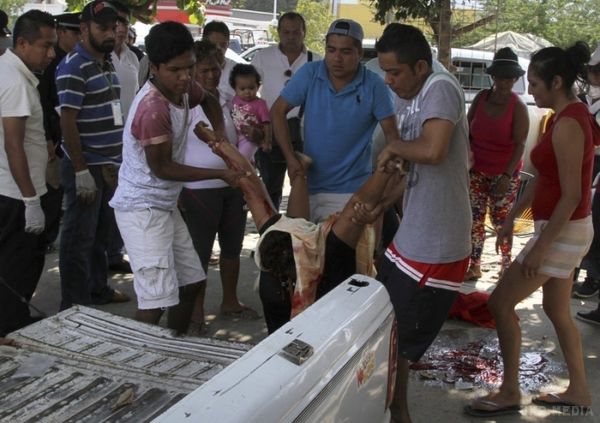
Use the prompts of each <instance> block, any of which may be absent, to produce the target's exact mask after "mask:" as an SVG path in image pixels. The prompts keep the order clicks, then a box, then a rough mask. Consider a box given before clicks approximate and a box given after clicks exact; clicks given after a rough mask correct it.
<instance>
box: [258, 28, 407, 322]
mask: <svg viewBox="0 0 600 423" xmlns="http://www.w3.org/2000/svg"><path fill="white" fill-rule="evenodd" d="M363 36H364V35H363V29H362V27H361V26H360V24H359V23H357V22H355V21H353V20H350V19H338V20H335V21H334V22H333V23H332V24H331V26H330V27H329V30H328V31H327V36H326V39H325V43H326V46H325V58H324V60H322V61H313V62H309V63H306V64H304V65H303V66H302V67H301V68H300V69H298V71H296V72H295V73H294V75H293V76H292V77H291V79H290V80H289V81H288V82H287V84H286V85H285V87H284V88H283V90H282V91H281V93H280V95H279V97H278V98H277V100H275V102H274V103H273V105H272V107H271V122H272V124H273V135H274V139H276V141H277V143H278V144H279V147H280V148H281V152H282V153H283V156H284V158H285V160H286V163H287V168H288V174H289V175H290V178H292V179H293V178H294V177H296V176H298V175H304V168H303V167H302V165H301V164H300V163H299V161H298V159H297V157H296V155H295V154H294V150H293V147H292V143H291V139H290V138H291V137H290V131H289V127H288V124H287V119H286V115H287V113H288V112H289V111H290V110H292V109H293V108H294V107H297V106H302V107H303V110H304V153H305V154H307V155H308V156H310V157H311V158H312V159H313V164H312V165H311V167H310V168H309V169H308V170H307V171H306V177H307V182H308V189H309V205H310V220H312V221H313V222H315V223H319V222H322V221H324V220H325V219H327V218H328V217H329V216H330V215H331V214H333V213H336V212H339V211H341V210H342V209H343V208H344V205H345V204H346V203H347V202H348V200H349V199H350V197H351V196H352V194H354V193H355V192H356V191H358V189H359V187H360V186H361V185H362V184H363V183H365V181H366V180H367V179H368V178H369V176H370V175H371V173H372V171H373V167H372V162H371V156H372V142H371V139H372V136H373V131H374V129H375V127H376V126H377V123H378V122H379V124H380V125H381V127H382V129H383V132H384V134H385V136H386V139H387V140H388V141H389V140H391V139H395V138H398V130H397V128H396V123H395V122H396V120H395V116H394V109H393V104H392V99H391V95H390V91H389V90H388V89H387V87H386V86H385V84H384V82H383V80H382V79H381V78H380V77H379V76H377V75H376V74H375V73H373V72H371V71H369V70H367V69H366V68H365V67H364V66H363V65H362V64H361V62H360V61H361V58H362V55H363V49H362V40H363ZM278 290H279V291H281V290H282V288H281V284H280V283H278V281H274V283H273V281H270V282H269V281H268V276H267V275H266V274H265V273H264V272H263V273H261V278H260V297H261V301H262V302H263V310H264V313H265V319H266V320H267V321H271V323H272V324H271V325H270V327H269V330H270V331H272V330H275V329H277V327H279V326H280V325H282V324H283V323H285V322H286V321H287V320H288V319H289V315H290V313H289V308H290V304H289V300H288V301H287V304H282V303H281V302H282V300H281V299H282V298H286V297H285V296H284V295H281V292H277V291H278ZM288 298H289V296H288ZM277 322H278V323H277Z"/></svg>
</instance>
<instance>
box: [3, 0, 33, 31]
mask: <svg viewBox="0 0 600 423" xmlns="http://www.w3.org/2000/svg"><path fill="white" fill-rule="evenodd" d="M26 2H27V0H0V10H4V11H5V12H6V14H7V15H8V18H9V24H8V26H9V27H10V28H11V29H12V25H13V24H14V22H15V19H16V17H17V15H18V13H19V10H20V9H21V8H22V7H23V6H24V5H25V3H26Z"/></svg>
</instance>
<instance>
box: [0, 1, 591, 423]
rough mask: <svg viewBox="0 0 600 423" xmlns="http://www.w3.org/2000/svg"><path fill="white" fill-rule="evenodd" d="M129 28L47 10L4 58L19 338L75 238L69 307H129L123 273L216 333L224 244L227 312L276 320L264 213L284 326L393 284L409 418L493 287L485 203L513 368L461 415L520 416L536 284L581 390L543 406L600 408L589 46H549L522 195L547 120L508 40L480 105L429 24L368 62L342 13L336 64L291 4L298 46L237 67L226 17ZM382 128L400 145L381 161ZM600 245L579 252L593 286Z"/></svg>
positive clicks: (7, 212)
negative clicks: (471, 292) (467, 309)
mask: <svg viewBox="0 0 600 423" xmlns="http://www.w3.org/2000/svg"><path fill="white" fill-rule="evenodd" d="M1 18H2V16H0V19H1ZM130 18H131V16H130V11H129V9H128V8H127V7H126V6H125V5H124V4H122V3H119V2H118V1H116V0H94V1H93V2H91V3H88V4H87V5H86V6H85V7H84V8H83V10H82V12H81V13H67V14H62V15H59V16H56V17H54V16H51V15H49V14H48V13H46V12H42V11H38V10H32V11H29V12H26V13H24V14H22V15H21V16H19V17H18V19H17V20H16V23H15V25H14V29H13V31H12V45H11V46H10V47H8V48H7V49H6V50H5V51H4V53H3V54H2V56H0V72H2V74H3V75H5V78H3V80H1V81H0V115H1V116H2V132H1V134H2V139H3V148H2V149H1V150H0V337H2V336H4V335H6V334H7V333H9V332H11V331H13V330H16V329H19V328H21V327H23V326H25V325H27V324H29V323H31V322H33V321H34V320H35V318H34V317H32V316H31V315H30V312H29V309H28V301H29V300H30V299H31V297H32V295H33V293H34V292H35V289H36V286H37V282H38V280H39V278H40V275H41V273H42V271H43V267H44V255H45V252H46V249H47V247H48V245H49V244H51V243H52V242H54V240H55V239H56V237H57V234H58V231H59V227H60V247H59V270H60V278H61V293H62V300H61V309H66V308H68V307H71V306H72V305H74V304H84V305H85V304H105V303H108V302H123V301H129V300H130V299H129V298H128V297H127V296H126V295H125V294H123V293H121V292H119V291H118V290H115V289H113V288H111V287H110V286H109V285H108V283H107V279H108V278H107V274H108V271H109V269H115V270H118V271H125V272H132V273H133V275H134V278H133V283H134V289H135V294H136V300H137V311H136V315H135V317H136V319H138V320H139V321H142V322H146V323H150V324H158V322H159V320H160V319H161V317H162V315H163V314H164V312H165V311H167V326H168V327H169V328H172V329H174V330H176V331H177V332H178V333H186V332H187V331H188V329H189V327H190V325H191V324H196V325H199V326H200V327H202V326H203V324H204V296H205V290H206V283H207V270H208V265H209V260H210V257H211V252H212V249H213V244H214V242H215V239H216V237H217V235H218V242H219V245H220V253H219V258H218V260H219V263H220V270H221V271H220V277H221V284H222V288H223V299H222V303H221V312H222V313H223V314H228V315H232V316H238V317H244V318H251V319H255V318H258V313H257V312H256V311H255V310H253V309H251V308H249V307H248V306H246V305H244V304H243V303H241V302H240V301H239V299H238V296H237V284H238V279H239V273H240V253H241V249H242V241H243V237H244V231H245V223H246V218H247V210H249V211H250V212H251V214H252V218H253V220H254V223H255V225H256V227H257V229H258V230H259V233H260V239H259V241H258V243H257V246H256V250H255V254H254V258H255V261H256V264H257V266H258V268H259V269H260V284H259V295H260V299H261V301H262V304H263V313H264V318H265V322H266V324H267V329H268V331H269V333H272V332H274V331H275V330H277V329H278V328H279V327H281V326H282V325H284V324H285V323H286V322H288V321H289V320H290V319H291V318H292V317H294V316H295V315H297V314H298V313H301V312H302V311H303V310H304V309H305V308H307V307H309V306H310V305H311V304H312V303H314V302H315V301H317V300H318V299H319V298H321V297H322V296H324V295H325V294H327V293H328V292H329V291H330V290H331V289H333V288H334V287H335V286H337V285H338V284H339V283H341V282H342V281H343V280H344V279H346V278H347V277H348V276H350V275H352V274H354V273H357V272H358V273H363V274H367V275H372V276H375V275H376V277H377V279H378V280H379V281H381V283H382V284H383V285H384V286H385V287H386V289H387V291H388V293H389V295H390V298H391V302H392V304H393V307H394V312H395V314H396V319H397V322H398V330H397V337H398V339H397V341H398V356H397V357H396V363H395V365H396V369H397V377H396V387H395V394H394V398H393V401H392V405H391V411H392V419H393V421H396V422H409V421H410V414H409V404H408V399H407V393H408V374H409V364H410V362H416V361H418V360H419V359H420V358H421V357H422V356H423V354H424V353H425V352H426V350H427V349H428V348H429V346H430V345H431V343H432V342H433V341H434V339H435V338H436V336H437V334H438V333H439V331H440V329H441V327H442V325H443V323H444V321H445V319H446V318H447V315H448V312H449V310H450V308H451V306H452V304H453V303H454V300H455V299H456V297H457V295H458V292H459V290H460V287H461V285H462V283H463V281H465V280H474V279H477V278H479V277H480V276H481V269H480V259H481V251H482V247H483V241H484V237H485V234H484V229H483V226H484V218H485V215H486V213H487V210H488V208H489V209H490V213H491V220H492V223H493V225H494V228H495V230H496V231H497V234H498V237H497V244H496V246H497V249H499V250H500V251H501V256H502V259H501V260H502V261H501V278H500V281H499V283H498V286H497V287H496V288H495V290H494V292H493V293H492V295H491V297H490V301H489V307H490V310H491V311H492V313H493V315H494V317H495V319H496V324H497V330H498V338H499V341H500V347H501V350H502V357H503V361H504V379H503V382H502V384H501V386H500V387H499V391H498V392H493V393H490V394H489V395H487V396H485V397H481V398H478V399H476V400H474V401H473V402H472V403H471V404H469V405H468V406H466V407H465V411H466V412H467V413H468V414H470V415H473V416H480V417H489V416H495V415H500V414H510V413H516V412H518V411H519V409H520V407H521V404H520V402H521V397H520V391H519V386H518V372H519V366H518V364H519V353H520V339H521V332H520V328H519V324H518V318H517V316H516V314H515V312H514V309H515V307H516V305H517V304H518V303H519V302H521V301H522V300H523V299H525V298H526V297H527V296H529V295H530V294H531V293H532V292H533V291H535V290H536V289H538V288H540V287H542V288H543V293H544V310H545V312H546V313H547V315H548V317H549V318H550V320H551V322H552V324H553V325H554V328H555V329H556V332H557V335H558V339H559V342H560V345H561V348H562V351H563V355H564V358H565V361H566V364H567V368H568V372H569V380H570V384H569V386H568V388H567V389H566V390H565V392H562V393H559V394H547V395H542V396H540V397H537V398H535V399H534V402H535V403H537V404H541V405H546V406H552V405H557V404H560V405H565V404H568V405H573V406H578V407H589V406H590V405H591V397H590V393H589V390H588V388H587V382H586V377H585V369H584V364H583V355H582V347H581V341H580V339H579V335H578V331H577V328H576V326H575V324H574V321H573V318H572V316H571V311H570V308H569V298H570V295H571V289H572V286H573V283H572V281H573V273H574V269H575V268H576V267H578V266H579V265H580V262H581V260H582V258H583V257H584V256H586V253H587V252H588V250H589V247H590V245H595V244H593V243H592V238H593V228H592V227H593V226H594V225H593V221H592V215H591V210H592V195H591V191H590V187H591V186H592V173H593V172H592V171H593V164H594V157H595V156H594V149H595V147H596V146H597V145H598V144H600V128H599V127H598V124H597V123H596V121H595V118H594V117H593V116H592V114H591V113H590V111H591V109H590V108H588V106H587V105H585V104H584V103H582V102H581V101H580V100H579V99H578V98H577V97H576V95H575V90H574V88H575V85H576V84H579V83H583V84H584V85H585V84H587V83H594V81H595V80H594V79H593V77H592V76H588V70H589V71H590V72H589V75H595V74H594V72H596V70H594V69H595V68H594V66H596V65H597V62H596V63H594V62H593V61H591V57H590V56H591V55H590V51H589V48H588V47H587V45H585V44H584V43H576V44H575V45H574V46H572V47H570V48H568V49H561V48H558V47H551V48H545V49H542V50H540V51H538V52H536V53H535V54H534V55H533V56H532V59H531V65H530V67H529V69H528V80H529V90H530V93H531V94H532V95H533V97H534V99H535V101H536V104H537V105H538V106H540V107H547V108H550V109H552V110H553V111H554V115H553V117H551V118H550V120H549V122H548V125H547V127H546V128H545V132H544V133H543V135H542V137H541V140H540V141H539V143H538V144H537V145H536V147H535V148H534V149H533V150H532V154H531V158H532V163H533V165H534V167H535V175H534V178H533V179H532V180H531V181H530V182H529V183H528V185H527V187H526V189H525V191H524V193H523V194H522V195H521V196H520V197H519V199H518V200H517V199H516V197H517V192H518V190H519V185H520V182H519V171H520V169H521V166H522V156H523V151H524V144H525V139H526V136H527V132H528V127H529V122H528V115H527V110H526V107H525V105H524V104H523V103H522V102H521V101H520V100H519V99H518V97H517V96H516V95H515V94H514V93H513V92H512V87H513V85H514V83H515V82H516V80H517V79H518V78H519V77H521V76H522V75H523V74H524V73H525V70H524V69H522V68H521V67H520V66H519V64H518V60H517V57H516V55H515V54H514V53H513V52H512V51H511V50H510V49H501V50H499V51H498V52H497V53H496V55H495V57H494V60H493V63H492V65H491V66H490V67H489V68H488V69H487V72H488V73H489V74H490V75H491V77H492V80H493V87H492V88H491V89H489V90H484V91H482V92H481V93H479V94H478V95H477V97H476V98H475V100H474V101H473V104H472V105H471V107H470V109H469V111H468V113H467V112H466V108H465V102H464V93H463V91H462V88H461V87H460V85H459V84H458V82H457V80H456V79H455V78H454V77H453V76H452V75H451V74H450V73H449V72H447V71H445V70H444V69H441V67H440V66H439V64H435V62H434V59H433V58H432V52H431V48H430V46H429V44H428V42H427V40H426V38H425V36H424V35H423V33H422V32H421V31H420V30H419V29H418V28H416V27H413V26H410V25H405V24H400V23H392V24H389V25H388V26H387V27H386V28H385V30H384V32H383V34H382V35H381V37H380V38H379V39H378V41H377V43H376V50H377V54H378V67H379V69H380V72H381V75H377V74H376V73H374V72H371V71H370V70H367V68H366V67H365V66H363V65H362V64H361V58H362V41H363V37H364V34H363V29H362V27H361V26H360V24H358V23H357V22H355V21H353V20H350V19H338V20H335V21H334V22H333V23H331V25H330V27H329V29H328V31H327V34H326V37H325V56H324V58H323V59H321V57H320V56H319V55H317V54H316V53H313V52H311V51H309V50H308V49H307V48H306V46H305V45H304V38H305V35H306V34H305V33H306V23H305V21H304V18H303V17H302V15H300V14H298V13H296V12H288V13H285V14H283V15H282V16H281V17H280V18H279V21H278V26H277V31H278V35H279V39H280V43H279V44H278V45H274V46H271V47H269V48H265V49H263V50H261V51H260V52H258V53H257V54H256V55H255V57H254V58H253V61H252V65H240V64H234V63H232V62H231V61H230V60H229V59H227V58H226V57H225V50H226V49H227V47H228V43H229V37H230V34H229V29H228V28H227V25H226V24H224V23H223V22H218V21H213V22H210V23H209V24H207V25H206V26H205V27H204V30H203V34H202V40H199V41H194V39H193V37H192V35H191V34H190V32H189V30H188V29H187V28H186V27H185V26H184V25H182V24H179V23H175V22H163V23H160V24H157V25H155V26H153V27H152V28H151V30H150V32H149V34H148V36H147V37H146V39H145V47H146V52H145V54H143V53H141V52H139V51H136V50H134V49H133V48H132V47H130V46H128V40H131V39H133V38H135V33H132V32H131V31H130V27H129V21H130ZM0 23H1V22H0ZM595 56H596V54H595ZM598 56H600V52H598ZM598 59H600V57H599V58H598ZM382 76H383V78H382ZM38 90H39V91H38ZM589 94H590V95H592V94H593V90H589ZM590 104H591V106H590V107H593V101H590ZM301 123H302V124H301ZM377 125H380V127H381V129H382V131H383V134H384V136H385V139H386V145H385V146H384V147H383V148H382V149H381V151H379V152H378V153H377V154H376V158H375V160H374V158H373V156H374V153H373V146H372V137H373V132H374V130H375V128H376V126H377ZM57 157H62V158H61V159H60V160H59V159H58V158H57ZM59 163H60V164H59ZM373 163H375V164H374V165H373ZM256 168H258V170H259V172H260V177H259V175H258V173H257V171H256ZM286 169H287V172H288V175H289V179H290V184H291V192H290V195H289V199H288V207H287V212H286V213H285V214H283V213H280V212H279V206H280V204H281V199H282V185H283V180H284V175H285V172H286ZM515 200H517V201H516V203H515ZM398 204H401V207H400V208H401V218H400V215H399V214H398V213H397V212H396V210H397V207H395V206H396V205H398ZM529 206H531V209H532V212H533V216H534V220H535V233H534V235H533V237H532V238H531V239H530V241H529V242H528V243H527V245H526V246H525V248H524V249H523V250H522V251H521V252H520V253H519V254H518V256H517V258H516V259H515V260H514V261H513V260H511V247H512V232H513V222H514V220H515V218H517V217H518V216H519V215H520V213H521V212H522V211H523V210H524V209H525V208H526V207H529ZM61 212H62V213H61ZM596 220H597V219H596V216H594V223H596ZM596 225H597V223H596ZM594 242H595V243H597V240H595V241H594ZM594 248H597V247H592V249H591V250H590V252H589V253H588V254H587V256H586V260H584V264H583V265H582V266H583V267H585V268H587V269H592V270H589V273H588V277H589V278H591V280H596V279H595V278H596V277H597V276H598V275H597V274H596V273H594V270H593V269H595V267H594V266H596V267H597V265H598V264H597V263H596V260H595V256H594V254H597V251H595V250H594ZM125 251H126V253H127V255H128V258H129V261H128V262H127V261H126V260H125V259H124V258H123V253H124V252H125ZM590 263H592V264H590ZM577 289H582V288H581V287H577ZM594 313H596V315H597V314H598V311H595V312H592V313H591V317H590V313H586V314H584V316H583V317H584V318H587V319H588V321H594V316H595V314H594ZM586 316H587V317H586ZM0 342H2V343H9V342H10V341H8V340H6V339H4V338H0Z"/></svg>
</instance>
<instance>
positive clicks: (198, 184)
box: [184, 95, 237, 189]
mask: <svg viewBox="0 0 600 423" xmlns="http://www.w3.org/2000/svg"><path fill="white" fill-rule="evenodd" d="M219 102H220V103H221V108H222V109H223V121H224V123H225V135H226V136H227V139H228V140H229V142H230V143H232V144H234V145H236V144H237V133H236V131H235V126H234V124H233V120H232V118H231V109H230V106H229V104H228V102H227V101H226V100H225V98H224V97H223V95H220V96H219ZM190 121H191V122H192V124H191V125H190V129H189V130H188V142H187V145H186V148H185V161H184V163H185V164H186V165H189V166H194V167H200V168H204V169H227V165H226V164H225V162H224V161H223V159H221V158H220V157H219V156H217V155H216V154H214V153H213V152H212V150H211V149H210V147H208V145H206V143H205V142H203V141H201V140H199V139H198V137H196V134H194V128H195V127H196V124H197V123H198V122H200V121H202V122H204V123H206V124H207V125H208V126H209V127H210V128H212V126H211V124H210V121H209V120H208V117H206V114H205V113H204V110H202V106H200V105H198V106H196V107H194V108H193V109H192V110H190ZM184 186H185V187H186V188H189V189H207V188H224V187H227V186H228V185H227V183H226V182H225V181H224V180H222V179H205V180H202V181H194V182H186V183H185V184H184Z"/></svg>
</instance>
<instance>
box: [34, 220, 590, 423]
mask: <svg viewBox="0 0 600 423" xmlns="http://www.w3.org/2000/svg"><path fill="white" fill-rule="evenodd" d="M256 240H257V234H256V230H255V228H254V225H253V224H252V223H251V221H250V219H249V221H248V225H247V234H246V237H245V239H244V249H243V252H242V257H241V274H240V281H239V289H238V291H239V296H240V299H241V301H242V302H244V303H245V304H247V305H249V306H250V307H252V308H254V309H255V310H257V311H260V313H261V314H262V308H261V304H260V300H259V298H258V293H257V291H256V279H257V276H258V271H257V269H256V266H255V265H254V261H253V260H252V259H251V258H250V252H251V250H252V248H253V247H254V245H255V243H256ZM526 240H527V237H522V238H519V237H518V238H516V242H515V246H514V249H513V253H514V254H515V255H516V253H518V251H519V250H520V248H521V247H522V245H523V244H524V243H525V242H526ZM493 244H494V238H490V239H488V241H487V242H486V248H485V252H484V256H483V260H482V269H483V277H482V278H481V279H480V280H479V281H478V282H477V283H473V282H472V283H465V284H464V286H463V291H464V292H471V291H473V290H475V289H477V290H483V291H487V292H491V291H492V290H493V288H494V286H495V283H496V282H497V272H498V266H497V264H496V262H497V257H496V256H495V254H494V253H493V251H492V249H493ZM580 277H582V276H580ZM208 279H209V283H208V288H207V296H206V320H207V322H208V331H207V333H206V335H205V336H211V337H216V338H220V339H227V340H235V341H241V342H248V343H253V344H254V343H258V342H259V341H260V340H261V339H263V338H264V337H265V336H266V335H267V331H266V327H265V324H264V321H263V320H262V319H259V320H241V319H234V318H227V317H222V316H220V314H219V304H220V299H221V288H220V281H219V268H218V266H210V269H209V274H208ZM110 283H111V285H112V286H113V287H115V288H118V289H119V290H122V291H124V292H126V293H128V294H129V295H131V296H132V298H134V297H135V294H134V292H133V284H132V276H131V275H123V274H113V275H112V277H111V280H110ZM541 299H542V297H541V291H537V292H535V293H534V294H533V295H532V296H531V297H530V298H528V299H527V300H526V301H524V302H523V303H522V304H521V305H520V306H519V308H518V314H519V317H520V319H521V324H522V330H523V353H529V354H531V356H533V357H543V359H544V360H545V363H546V364H545V365H543V366H539V367H534V371H533V372H532V373H534V374H532V375H531V377H526V378H525V383H527V382H528V381H529V383H528V386H530V388H531V389H533V391H531V392H524V397H523V403H524V404H529V403H530V399H531V396H532V395H535V394H536V392H537V391H538V390H539V388H540V387H541V390H542V391H548V392H554V391H557V390H561V389H564V388H565V384H566V380H565V377H566V371H565V368H564V366H561V365H560V362H561V360H562V354H561V352H560V348H559V346H558V341H557V339H556V335H555V333H554V331H553V329H552V326H551V324H550V322H549V320H548V319H547V317H546V316H545V314H544V313H543V310H542V301H541ZM597 301H598V299H597V297H595V298H592V299H591V300H590V301H587V300H586V301H582V300H575V299H573V300H572V301H571V308H572V312H573V313H575V312H576V311H581V310H590V309H593V308H595V307H596V306H597ZM32 303H33V304H34V305H35V306H36V307H38V308H39V309H40V310H42V311H43V312H45V313H47V314H48V315H52V314H55V313H56V312H57V311H58V307H59V303H60V282H59V274H58V255H57V253H56V252H54V253H50V254H48V255H47V257H46V269H45V271H44V274H43V276H42V279H41V281H40V283H39V286H38V289H37V291H36V294H35V296H34V299H33V301H32ZM97 308H99V309H101V310H104V311H108V312H110V313H114V314H118V315H122V316H125V317H133V315H134V313H135V309H136V306H135V301H131V302H129V303H123V304H108V305H104V306H98V307H97ZM577 325H578V327H579V329H580V331H581V336H582V339H583V349H584V357H585V364H586V368H587V375H588V379H589V384H590V388H591V391H592V395H593V401H594V405H595V406H596V407H597V409H598V411H597V412H596V415H587V416H576V415H569V414H564V413H562V412H560V410H558V409H555V410H549V409H545V408H542V407H539V406H534V405H527V406H524V408H523V410H522V412H521V416H505V417H496V418H491V419H477V418H472V417H468V416H466V415H465V414H463V412H462V408H463V406H464V405H465V404H467V403H468V402H469V400H470V399H471V398H474V397H476V396H478V395H480V394H482V393H483V392H484V390H483V389H481V387H480V385H475V387H474V389H464V388H469V386H468V384H465V383H460V382H461V381H459V380H454V379H456V378H457V377H458V376H456V375H454V376H452V377H448V376H447V375H446V376H443V375H442V376H441V377H440V376H439V375H438V376H437V377H430V376H431V375H430V373H431V372H429V373H424V372H422V371H413V372H412V377H411V381H410V398H409V401H410V404H411V413H412V417H413V421H414V422H438V421H442V420H443V421H444V422H446V423H450V422H471V421H499V422H536V421H542V420H543V421H550V422H553V421H557V422H558V421H560V422H571V421H575V422H581V423H584V422H585V423H587V422H596V421H600V418H599V417H597V416H600V336H599V335H600V326H594V325H590V324H587V323H584V322H580V321H577ZM495 339H496V338H495V331H494V330H490V329H483V328H478V327H475V326H473V325H471V324H468V323H465V322H460V321H455V320H449V321H447V322H446V324H445V325H444V328H443V330H442V333H441V334H440V337H438V340H437V341H436V343H434V345H433V346H432V351H434V352H438V351H441V352H442V353H443V352H444V348H449V349H450V350H461V349H464V348H467V346H468V345H469V343H472V342H476V343H477V342H479V344H483V345H493V344H494V341H495ZM491 351H492V357H489V358H490V360H492V361H494V362H498V361H499V357H497V356H496V355H494V351H497V350H496V349H494V348H492V350H491ZM535 369H537V371H535ZM427 375H429V376H427ZM425 376H427V377H425ZM459 376H460V375H459ZM546 377H547V378H548V379H549V380H550V383H548V384H546V385H543V386H540V383H539V380H538V379H540V378H541V379H545V378H546ZM536 378H537V379H536ZM534 379H535V380H534Z"/></svg>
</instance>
